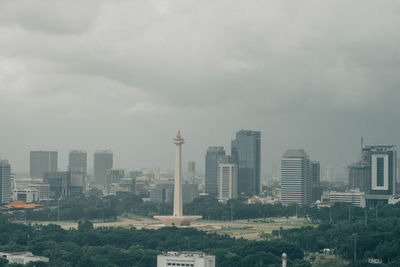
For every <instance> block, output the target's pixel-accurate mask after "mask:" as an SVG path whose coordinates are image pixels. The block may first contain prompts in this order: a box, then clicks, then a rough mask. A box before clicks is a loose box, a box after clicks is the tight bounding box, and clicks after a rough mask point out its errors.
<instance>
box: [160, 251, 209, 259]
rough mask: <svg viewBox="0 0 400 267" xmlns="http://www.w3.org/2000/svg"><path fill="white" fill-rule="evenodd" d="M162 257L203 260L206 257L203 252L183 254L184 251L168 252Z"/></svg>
mask: <svg viewBox="0 0 400 267" xmlns="http://www.w3.org/2000/svg"><path fill="white" fill-rule="evenodd" d="M162 255H163V256H169V257H190V258H204V257H206V256H211V255H206V254H205V253H204V252H185V251H180V252H178V251H168V252H165V253H163V254H162Z"/></svg>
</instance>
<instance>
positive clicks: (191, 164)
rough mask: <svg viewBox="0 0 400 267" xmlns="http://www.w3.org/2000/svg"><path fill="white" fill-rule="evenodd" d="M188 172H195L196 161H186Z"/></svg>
mask: <svg viewBox="0 0 400 267" xmlns="http://www.w3.org/2000/svg"><path fill="white" fill-rule="evenodd" d="M188 172H189V173H195V172H196V162H194V161H189V162H188Z"/></svg>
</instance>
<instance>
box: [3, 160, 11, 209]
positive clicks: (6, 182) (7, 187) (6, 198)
mask: <svg viewBox="0 0 400 267" xmlns="http://www.w3.org/2000/svg"><path fill="white" fill-rule="evenodd" d="M12 197H13V192H12V186H11V166H10V164H9V163H8V161H7V160H0V203H10V202H11V201H12Z"/></svg>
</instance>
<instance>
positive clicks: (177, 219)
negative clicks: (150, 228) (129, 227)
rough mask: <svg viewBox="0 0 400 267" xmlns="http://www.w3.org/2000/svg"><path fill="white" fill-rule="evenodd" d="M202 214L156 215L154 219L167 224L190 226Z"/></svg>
mask: <svg viewBox="0 0 400 267" xmlns="http://www.w3.org/2000/svg"><path fill="white" fill-rule="evenodd" d="M201 218H202V217H201V216H154V219H157V220H160V221H161V222H162V223H163V224H164V225H165V226H177V227H179V226H190V225H191V223H192V222H193V221H195V220H197V219H201Z"/></svg>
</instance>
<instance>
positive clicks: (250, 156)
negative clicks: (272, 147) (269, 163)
mask: <svg viewBox="0 0 400 267" xmlns="http://www.w3.org/2000/svg"><path fill="white" fill-rule="evenodd" d="M231 150H232V153H231V155H232V157H233V159H234V161H235V162H236V163H237V164H238V193H245V194H246V195H250V196H251V195H259V194H260V175H261V132H260V131H247V130H240V131H238V132H236V139H235V140H232V145H231Z"/></svg>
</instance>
